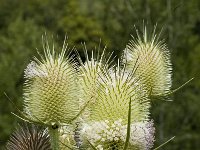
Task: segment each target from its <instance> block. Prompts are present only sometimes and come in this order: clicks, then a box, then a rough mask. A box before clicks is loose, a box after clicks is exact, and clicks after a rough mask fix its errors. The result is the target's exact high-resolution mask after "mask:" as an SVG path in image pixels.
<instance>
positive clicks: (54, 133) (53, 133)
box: [48, 126, 59, 150]
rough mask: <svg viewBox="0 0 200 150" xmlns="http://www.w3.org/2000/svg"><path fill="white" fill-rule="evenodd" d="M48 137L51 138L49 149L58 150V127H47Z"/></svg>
mask: <svg viewBox="0 0 200 150" xmlns="http://www.w3.org/2000/svg"><path fill="white" fill-rule="evenodd" d="M48 130H49V135H50V138H51V147H52V150H59V133H58V127H56V128H54V127H53V126H50V127H48Z"/></svg>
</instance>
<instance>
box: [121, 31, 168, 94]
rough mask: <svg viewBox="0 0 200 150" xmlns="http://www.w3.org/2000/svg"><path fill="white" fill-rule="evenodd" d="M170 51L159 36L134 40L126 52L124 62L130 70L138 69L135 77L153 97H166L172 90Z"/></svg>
mask: <svg viewBox="0 0 200 150" xmlns="http://www.w3.org/2000/svg"><path fill="white" fill-rule="evenodd" d="M169 57H170V56H169V50H168V49H167V47H166V45H165V44H164V43H163V41H160V40H159V38H158V37H157V35H155V34H154V33H153V35H152V36H151V37H150V38H149V37H148V35H147V32H146V28H145V29H144V33H143V36H142V37H140V36H139V35H138V38H137V39H132V40H131V41H130V42H129V44H128V45H127V47H126V49H125V51H124V62H125V61H126V62H127V67H128V69H129V70H132V69H134V66H135V68H136V70H135V75H136V76H139V77H140V79H141V82H142V83H143V84H144V85H146V87H147V90H148V91H149V94H150V95H151V96H157V95H165V94H166V93H168V92H169V91H170V88H171V72H172V68H171V62H170V58H169Z"/></svg>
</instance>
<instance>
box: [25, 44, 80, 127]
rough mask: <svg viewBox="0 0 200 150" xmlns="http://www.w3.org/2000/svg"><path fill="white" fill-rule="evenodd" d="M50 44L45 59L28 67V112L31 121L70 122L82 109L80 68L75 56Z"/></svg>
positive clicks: (26, 104) (50, 123)
mask: <svg viewBox="0 0 200 150" xmlns="http://www.w3.org/2000/svg"><path fill="white" fill-rule="evenodd" d="M63 47H64V48H63V50H62V52H61V53H60V54H58V55H57V54H55V52H54V50H50V49H49V47H47V48H46V49H45V56H44V57H43V56H42V57H41V60H39V59H37V58H35V59H34V61H32V62H31V63H30V64H29V65H28V66H27V68H26V69H25V71H24V72H25V78H26V82H25V86H24V112H25V113H26V114H27V115H28V117H29V118H30V119H31V120H34V121H37V122H38V121H39V122H43V123H46V124H49V125H53V124H55V123H56V124H59V123H69V122H70V121H71V120H72V118H74V117H75V116H76V115H77V113H78V111H79V108H78V107H79V104H78V98H77V96H76V95H78V94H77V93H78V91H79V90H78V89H77V84H76V80H77V79H76V76H77V74H76V69H75V64H74V63H73V61H72V58H70V57H69V56H65V51H66V48H67V47H66V46H63Z"/></svg>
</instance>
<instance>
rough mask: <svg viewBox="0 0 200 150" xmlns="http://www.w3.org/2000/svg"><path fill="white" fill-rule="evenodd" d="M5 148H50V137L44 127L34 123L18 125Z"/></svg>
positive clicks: (34, 149) (18, 149) (23, 149)
mask: <svg viewBox="0 0 200 150" xmlns="http://www.w3.org/2000/svg"><path fill="white" fill-rule="evenodd" d="M6 149H7V150H51V144H50V137H49V134H48V131H47V130H46V129H42V128H41V127H38V126H35V125H28V124H23V125H19V126H18V128H17V130H16V131H15V132H14V133H13V134H12V135H11V137H10V139H9V141H8V143H7V145H6Z"/></svg>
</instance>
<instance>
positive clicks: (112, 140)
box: [81, 119, 155, 150]
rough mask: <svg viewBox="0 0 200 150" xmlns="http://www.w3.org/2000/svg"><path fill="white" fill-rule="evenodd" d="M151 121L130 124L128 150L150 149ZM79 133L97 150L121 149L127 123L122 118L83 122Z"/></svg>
mask: <svg viewBox="0 0 200 150" xmlns="http://www.w3.org/2000/svg"><path fill="white" fill-rule="evenodd" d="M154 133H155V128H154V127H153V121H149V122H136V123H132V124H131V131H130V140H129V146H128V149H130V150H150V149H151V148H152V146H153V142H154ZM81 135H82V136H83V137H85V138H87V139H88V140H89V141H90V142H91V143H92V144H93V145H94V146H95V147H96V148H97V149H98V150H101V149H105V150H108V149H123V147H124V143H125V141H126V135H127V125H126V124H123V122H122V119H119V120H116V121H114V122H112V123H111V122H109V121H108V120H105V121H101V122H93V123H90V124H84V125H83V130H81Z"/></svg>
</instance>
